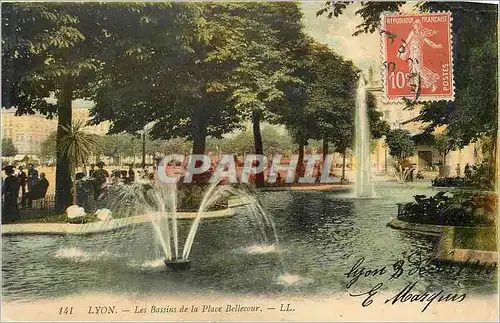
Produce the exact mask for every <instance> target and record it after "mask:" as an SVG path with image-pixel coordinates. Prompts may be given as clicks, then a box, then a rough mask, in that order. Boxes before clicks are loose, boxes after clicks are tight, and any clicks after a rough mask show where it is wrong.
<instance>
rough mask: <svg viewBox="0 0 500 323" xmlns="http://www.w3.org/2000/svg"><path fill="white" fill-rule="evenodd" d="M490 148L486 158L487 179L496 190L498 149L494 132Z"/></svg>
mask: <svg viewBox="0 0 500 323" xmlns="http://www.w3.org/2000/svg"><path fill="white" fill-rule="evenodd" d="M492 141H493V142H492V147H491V148H492V149H491V154H490V157H489V158H488V166H489V167H488V168H489V169H488V179H489V184H490V186H491V187H492V188H493V189H494V190H495V191H497V189H498V187H497V186H498V182H497V176H498V175H497V174H498V173H497V171H498V170H497V167H498V164H497V163H498V160H497V150H498V142H497V141H498V137H497V134H496V132H495V135H494V136H493V139H492Z"/></svg>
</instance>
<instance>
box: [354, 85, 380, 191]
mask: <svg viewBox="0 0 500 323" xmlns="http://www.w3.org/2000/svg"><path fill="white" fill-rule="evenodd" d="M355 124H356V132H355V142H356V197H359V198H371V197H374V195H375V191H374V188H373V182H372V178H371V177H372V176H371V161H370V126H369V124H368V113H367V109H366V89H365V81H364V79H363V76H360V79H359V81H358V89H357V92H356V120H355Z"/></svg>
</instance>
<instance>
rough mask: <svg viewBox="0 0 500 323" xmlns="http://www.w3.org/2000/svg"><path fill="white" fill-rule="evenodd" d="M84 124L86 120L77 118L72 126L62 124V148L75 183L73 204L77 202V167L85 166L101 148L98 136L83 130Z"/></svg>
mask: <svg viewBox="0 0 500 323" xmlns="http://www.w3.org/2000/svg"><path fill="white" fill-rule="evenodd" d="M84 126H85V122H84V121H83V120H76V121H75V122H73V123H72V125H71V127H65V126H62V125H61V126H60V127H61V128H62V129H63V131H64V135H63V137H62V138H61V142H60V148H61V152H62V154H63V155H64V156H65V157H66V158H67V159H68V161H69V164H70V170H71V179H72V183H73V204H75V203H76V183H75V182H76V181H75V172H76V169H77V168H78V166H80V165H83V167H85V164H86V163H87V159H88V157H89V156H91V155H92V154H93V153H94V152H95V151H96V150H97V149H98V148H99V147H98V146H99V144H98V138H97V136H96V135H94V134H90V133H88V132H85V131H84V130H83V128H84Z"/></svg>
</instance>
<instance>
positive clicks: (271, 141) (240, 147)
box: [217, 126, 293, 156]
mask: <svg viewBox="0 0 500 323" xmlns="http://www.w3.org/2000/svg"><path fill="white" fill-rule="evenodd" d="M217 144H218V145H219V148H220V150H221V152H222V153H226V154H232V153H235V154H238V155H240V156H243V155H245V154H249V153H252V152H253V151H254V148H255V142H254V134H253V130H252V131H250V130H245V131H242V132H239V133H237V134H236V135H234V136H233V137H230V138H224V139H222V140H219V141H218V142H217ZM262 144H263V154H265V155H275V154H281V155H290V154H291V153H292V152H293V142H292V138H291V137H290V135H288V134H286V133H285V134H281V133H280V132H278V131H277V130H276V129H275V128H274V127H273V126H264V127H263V128H262Z"/></svg>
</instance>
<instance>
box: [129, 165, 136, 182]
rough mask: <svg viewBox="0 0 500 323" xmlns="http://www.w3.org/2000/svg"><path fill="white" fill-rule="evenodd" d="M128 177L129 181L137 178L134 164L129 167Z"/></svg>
mask: <svg viewBox="0 0 500 323" xmlns="http://www.w3.org/2000/svg"><path fill="white" fill-rule="evenodd" d="M128 179H129V182H133V181H134V180H135V173H134V168H133V167H132V165H130V166H129V167H128Z"/></svg>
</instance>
